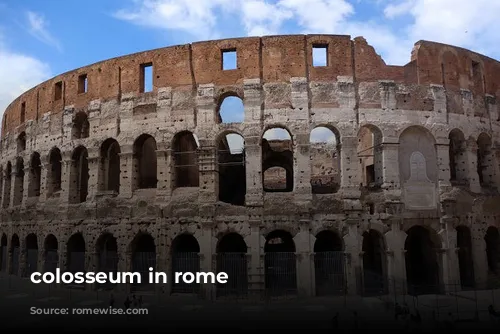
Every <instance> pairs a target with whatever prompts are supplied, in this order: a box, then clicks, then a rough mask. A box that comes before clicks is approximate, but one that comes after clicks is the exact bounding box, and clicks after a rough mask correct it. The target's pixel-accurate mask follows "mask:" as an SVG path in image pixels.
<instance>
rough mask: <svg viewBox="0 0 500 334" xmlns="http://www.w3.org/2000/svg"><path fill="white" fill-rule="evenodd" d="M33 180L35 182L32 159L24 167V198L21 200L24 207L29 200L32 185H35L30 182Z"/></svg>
mask: <svg viewBox="0 0 500 334" xmlns="http://www.w3.org/2000/svg"><path fill="white" fill-rule="evenodd" d="M31 182H33V180H32V179H31V161H28V162H27V163H26V164H25V167H24V179H23V198H22V202H21V206H23V207H26V204H27V202H28V197H29V190H30V187H32V186H33V185H32V184H30V183H31Z"/></svg>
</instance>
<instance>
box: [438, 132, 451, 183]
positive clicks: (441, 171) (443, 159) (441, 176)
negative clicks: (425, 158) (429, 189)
mask: <svg viewBox="0 0 500 334" xmlns="http://www.w3.org/2000/svg"><path fill="white" fill-rule="evenodd" d="M449 150H450V143H449V140H448V139H444V138H443V139H441V140H438V141H437V143H436V156H437V167H438V185H439V188H440V189H441V190H443V191H444V190H446V189H447V188H449V187H451V183H450V178H451V175H450V153H449Z"/></svg>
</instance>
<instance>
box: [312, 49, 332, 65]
mask: <svg viewBox="0 0 500 334" xmlns="http://www.w3.org/2000/svg"><path fill="white" fill-rule="evenodd" d="M312 58H313V66H314V67H321V66H328V45H324V44H314V45H313V48H312Z"/></svg>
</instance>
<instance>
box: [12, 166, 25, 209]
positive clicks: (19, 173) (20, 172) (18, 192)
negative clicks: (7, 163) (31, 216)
mask: <svg viewBox="0 0 500 334" xmlns="http://www.w3.org/2000/svg"><path fill="white" fill-rule="evenodd" d="M15 171H16V176H15V181H14V198H13V201H12V204H13V205H14V206H17V205H21V203H22V202H23V190H24V160H23V158H21V157H17V159H16V169H15Z"/></svg>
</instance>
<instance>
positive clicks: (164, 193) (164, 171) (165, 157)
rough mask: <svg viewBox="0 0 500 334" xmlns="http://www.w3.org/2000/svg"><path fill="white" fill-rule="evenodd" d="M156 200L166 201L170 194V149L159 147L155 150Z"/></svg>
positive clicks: (168, 199)
mask: <svg viewBox="0 0 500 334" xmlns="http://www.w3.org/2000/svg"><path fill="white" fill-rule="evenodd" d="M156 161H157V168H156V178H157V179H158V183H157V185H156V201H157V202H160V203H164V204H166V203H168V202H169V201H170V197H171V196H172V172H173V171H172V169H173V166H172V150H170V149H164V148H162V149H159V150H156Z"/></svg>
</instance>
